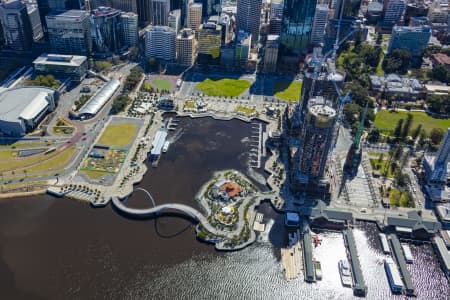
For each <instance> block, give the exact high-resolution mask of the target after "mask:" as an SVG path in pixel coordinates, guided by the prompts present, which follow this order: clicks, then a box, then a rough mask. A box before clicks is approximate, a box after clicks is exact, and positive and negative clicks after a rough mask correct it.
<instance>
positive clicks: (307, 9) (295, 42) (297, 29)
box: [281, 0, 317, 54]
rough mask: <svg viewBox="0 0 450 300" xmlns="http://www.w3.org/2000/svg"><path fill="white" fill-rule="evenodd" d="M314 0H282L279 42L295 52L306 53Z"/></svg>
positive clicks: (314, 4)
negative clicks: (281, 23)
mask: <svg viewBox="0 0 450 300" xmlns="http://www.w3.org/2000/svg"><path fill="white" fill-rule="evenodd" d="M316 2H317V1H316V0H286V1H285V2H284V13H283V25H282V28H281V44H282V45H283V47H284V48H285V50H288V52H293V53H296V54H301V53H306V52H307V47H308V44H309V40H310V36H311V31H312V26H313V21H314V11H315V9H316Z"/></svg>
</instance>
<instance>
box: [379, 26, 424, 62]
mask: <svg viewBox="0 0 450 300" xmlns="http://www.w3.org/2000/svg"><path fill="white" fill-rule="evenodd" d="M430 37H431V27H430V26H428V25H425V26H417V27H409V26H394V28H392V34H391V40H390V41H389V47H388V53H391V52H392V51H393V50H394V49H406V50H408V51H409V52H410V53H411V55H412V56H413V57H420V56H422V53H423V50H424V49H425V48H426V47H427V45H428V42H429V41H430Z"/></svg>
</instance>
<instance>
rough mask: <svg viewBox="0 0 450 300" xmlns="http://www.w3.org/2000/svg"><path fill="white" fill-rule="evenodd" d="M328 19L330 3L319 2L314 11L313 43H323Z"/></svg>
mask: <svg viewBox="0 0 450 300" xmlns="http://www.w3.org/2000/svg"><path fill="white" fill-rule="evenodd" d="M327 20H328V5H326V4H317V6H316V11H315V13H314V21H313V25H312V30H311V43H312V44H319V43H322V42H323V40H324V36H325V27H326V26H327Z"/></svg>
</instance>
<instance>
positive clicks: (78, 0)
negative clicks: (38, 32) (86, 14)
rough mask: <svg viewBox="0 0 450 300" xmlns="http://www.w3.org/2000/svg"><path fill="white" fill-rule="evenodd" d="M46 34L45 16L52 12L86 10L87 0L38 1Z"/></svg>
mask: <svg viewBox="0 0 450 300" xmlns="http://www.w3.org/2000/svg"><path fill="white" fill-rule="evenodd" d="M36 2H37V5H38V9H39V15H40V18H41V24H42V27H43V30H44V33H45V34H46V32H47V23H46V19H45V16H46V15H47V14H49V13H50V12H51V11H52V10H71V9H80V10H83V9H84V8H85V0H36Z"/></svg>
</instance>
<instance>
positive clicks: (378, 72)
mask: <svg viewBox="0 0 450 300" xmlns="http://www.w3.org/2000/svg"><path fill="white" fill-rule="evenodd" d="M383 60H384V52H381V55H380V62H379V63H378V66H377V70H376V71H375V75H377V76H383V75H384V70H383Z"/></svg>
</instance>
